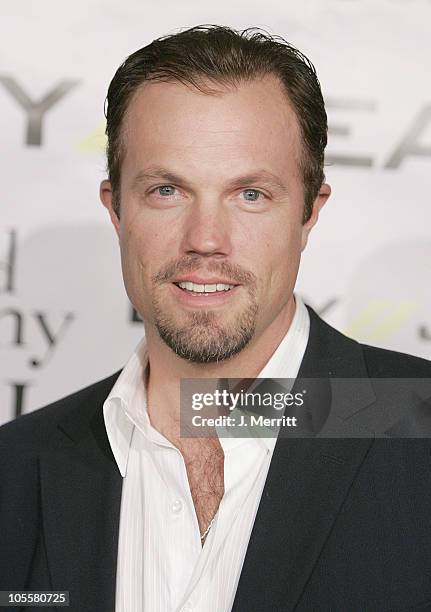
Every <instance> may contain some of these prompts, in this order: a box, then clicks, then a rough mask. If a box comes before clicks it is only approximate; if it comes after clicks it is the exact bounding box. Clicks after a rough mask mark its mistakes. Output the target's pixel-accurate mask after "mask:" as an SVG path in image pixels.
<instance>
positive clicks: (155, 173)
mask: <svg viewBox="0 0 431 612" xmlns="http://www.w3.org/2000/svg"><path fill="white" fill-rule="evenodd" d="M154 179H156V180H159V179H161V180H163V181H166V182H167V183H175V184H177V185H178V184H179V185H184V184H186V183H187V179H185V178H184V177H182V176H180V175H179V174H175V173H174V172H171V171H169V170H168V169H166V168H163V167H159V166H157V167H155V166H154V167H151V168H148V169H146V170H141V171H140V172H138V173H137V174H136V176H135V177H134V179H133V181H132V188H133V189H137V188H138V187H139V186H140V185H142V184H143V183H147V182H149V181H151V180H154ZM253 183H261V184H265V185H267V186H268V187H272V188H274V189H278V190H280V191H286V190H287V186H286V185H285V184H284V183H283V181H282V180H281V179H280V178H279V177H278V176H276V175H275V174H273V173H272V172H268V170H256V171H254V172H251V173H249V174H244V175H242V176H238V177H236V178H234V179H231V180H230V181H229V182H228V185H227V186H228V188H230V189H239V188H240V187H249V186H250V185H251V184H253Z"/></svg>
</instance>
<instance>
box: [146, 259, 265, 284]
mask: <svg viewBox="0 0 431 612" xmlns="http://www.w3.org/2000/svg"><path fill="white" fill-rule="evenodd" d="M204 264H205V261H204V259H203V258H202V257H201V256H197V257H193V256H189V257H184V258H182V259H180V260H172V261H170V262H168V263H167V264H166V265H165V266H163V268H162V269H161V270H160V271H159V272H158V273H157V274H155V275H154V276H153V277H152V280H153V282H154V283H156V284H162V283H168V282H171V281H172V280H173V279H174V278H176V277H177V276H178V275H180V274H185V273H187V272H190V273H193V272H208V273H212V274H220V276H223V277H225V278H226V277H227V278H229V279H231V280H233V281H235V282H236V283H238V284H240V285H254V284H255V283H256V276H255V275H254V274H253V273H252V272H250V271H249V270H245V269H244V268H242V267H241V266H238V265H236V264H232V263H230V262H228V261H222V262H216V261H214V260H212V261H209V262H208V263H207V264H206V265H204Z"/></svg>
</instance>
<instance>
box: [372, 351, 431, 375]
mask: <svg viewBox="0 0 431 612" xmlns="http://www.w3.org/2000/svg"><path fill="white" fill-rule="evenodd" d="M360 346H361V347H362V350H363V354H364V359H365V363H366V366H367V370H368V374H369V376H370V377H371V378H373V377H375V378H380V377H385V378H431V361H428V359H423V358H422V357H416V356H414V355H409V354H407V353H400V352H398V351H390V350H388V349H383V348H378V347H376V346H370V345H368V344H361V345H360Z"/></svg>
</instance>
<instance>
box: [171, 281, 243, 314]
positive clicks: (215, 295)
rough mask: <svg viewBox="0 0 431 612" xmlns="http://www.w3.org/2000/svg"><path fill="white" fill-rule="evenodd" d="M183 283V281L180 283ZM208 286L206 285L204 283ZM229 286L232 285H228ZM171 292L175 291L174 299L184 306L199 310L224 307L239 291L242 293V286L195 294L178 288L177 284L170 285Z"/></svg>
mask: <svg viewBox="0 0 431 612" xmlns="http://www.w3.org/2000/svg"><path fill="white" fill-rule="evenodd" d="M179 282H182V281H179ZM203 284H206V283H203ZM226 284H227V285H229V284H232V283H226ZM170 287H171V290H172V291H173V294H174V297H175V298H176V299H177V300H178V301H179V302H180V303H181V304H182V305H183V306H191V307H193V308H197V307H200V306H204V307H207V308H208V306H217V305H220V306H222V305H223V304H226V303H227V302H228V301H229V300H231V299H232V297H233V296H234V295H236V293H237V292H238V291H240V285H237V286H235V287H233V288H232V289H230V290H229V291H214V292H212V293H193V292H192V291H185V290H184V289H181V288H180V287H178V286H177V285H176V284H175V283H171V284H170Z"/></svg>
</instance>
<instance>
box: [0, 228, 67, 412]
mask: <svg viewBox="0 0 431 612" xmlns="http://www.w3.org/2000/svg"><path fill="white" fill-rule="evenodd" d="M17 257H18V247H17V232H16V230H14V229H11V230H10V231H9V232H8V233H7V234H6V249H5V254H4V256H3V257H2V259H1V261H0V271H1V276H0V295H1V297H2V298H5V297H6V296H8V295H9V296H10V297H12V296H14V295H16V293H17V283H18V279H17V277H16V272H17V267H16V263H17ZM4 301H5V300H4V299H2V302H3V303H4ZM50 314H51V313H50V310H49V308H46V309H43V310H42V309H35V310H29V309H25V308H23V307H22V306H20V305H19V302H18V303H15V304H14V303H13V302H11V304H10V305H9V306H5V307H2V308H1V309H0V338H1V344H2V348H9V350H10V351H11V353H12V352H13V351H14V350H16V349H18V350H20V349H23V348H25V347H27V346H28V344H29V335H30V334H31V335H34V334H35V333H36V334H37V335H38V336H39V339H40V340H41V343H40V345H39V346H40V347H41V348H40V351H39V352H38V353H32V352H31V353H30V354H29V355H28V357H27V358H26V365H27V369H28V372H29V374H30V377H29V378H19V379H15V380H9V381H8V384H9V387H10V390H11V393H12V409H13V416H15V417H17V416H19V415H20V414H21V413H22V411H23V405H24V401H25V396H26V392H27V389H28V387H29V386H30V385H31V384H32V383H31V380H32V379H31V372H32V371H33V370H37V369H39V368H43V367H44V365H45V364H46V362H47V361H48V360H49V359H50V358H51V357H52V355H53V353H54V352H55V350H56V348H57V347H58V345H59V343H60V342H61V341H62V340H63V338H64V335H65V333H66V331H67V329H68V327H69V326H70V324H71V322H72V321H73V318H74V314H73V312H66V313H64V314H62V315H61V321H60V324H59V325H58V323H57V326H54V324H53V323H52V321H51V317H50Z"/></svg>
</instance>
